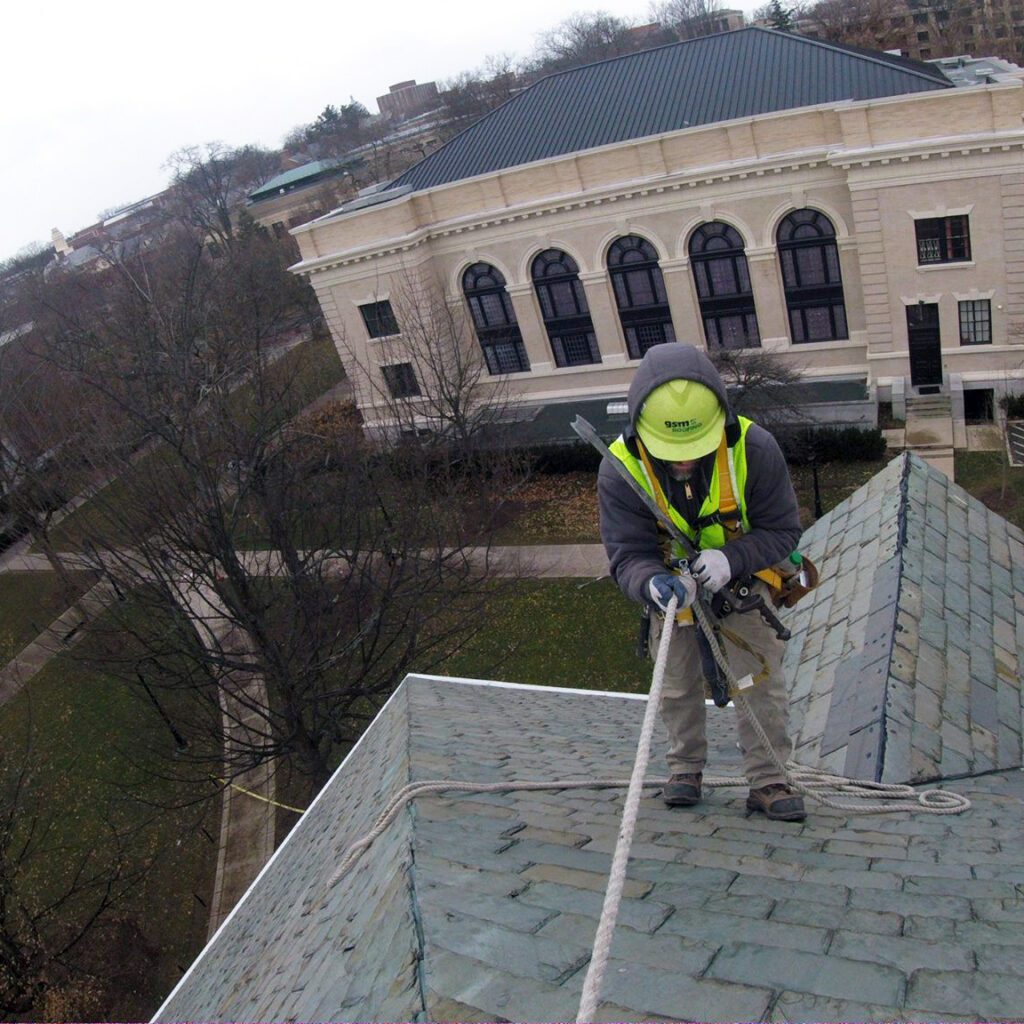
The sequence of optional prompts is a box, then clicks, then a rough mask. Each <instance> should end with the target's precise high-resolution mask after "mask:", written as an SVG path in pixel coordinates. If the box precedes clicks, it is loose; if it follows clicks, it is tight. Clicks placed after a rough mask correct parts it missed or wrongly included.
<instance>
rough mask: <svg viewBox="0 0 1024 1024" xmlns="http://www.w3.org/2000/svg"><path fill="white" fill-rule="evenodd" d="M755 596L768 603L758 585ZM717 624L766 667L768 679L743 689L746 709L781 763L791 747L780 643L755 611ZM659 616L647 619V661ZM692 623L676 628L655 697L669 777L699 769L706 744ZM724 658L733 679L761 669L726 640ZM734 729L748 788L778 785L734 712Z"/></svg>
mask: <svg viewBox="0 0 1024 1024" xmlns="http://www.w3.org/2000/svg"><path fill="white" fill-rule="evenodd" d="M756 586H757V587H758V589H759V592H760V593H761V594H762V596H763V597H764V598H765V600H766V601H767V600H768V588H767V587H766V586H765V585H764V584H763V583H760V582H758V583H757V584H756ZM722 625H723V626H724V627H725V628H726V629H727V630H729V631H730V632H732V633H734V634H736V636H739V637H742V639H743V640H744V641H745V642H746V643H747V644H748V645H749V646H750V647H752V648H753V649H754V650H755V651H757V652H758V653H760V654H761V656H762V657H763V658H764V659H765V661H766V662H767V663H768V678H767V679H765V680H763V681H761V682H758V683H756V685H755V686H754V688H753V689H747V690H744V691H743V696H744V698H745V699H746V701H747V704H748V706H749V707H750V708H751V709H752V710H753V712H754V714H755V715H756V716H757V719H758V721H759V722H760V723H761V725H762V727H763V728H764V731H765V733H766V734H767V736H768V738H769V740H770V741H771V744H772V746H773V747H774V748H775V752H776V753H777V754H778V756H779V759H780V760H781V761H782V763H783V764H785V763H786V761H787V760H789V756H790V754H791V753H792V751H793V744H792V742H791V740H790V738H789V733H788V726H789V698H788V696H787V694H786V684H785V680H784V679H783V676H782V654H783V651H784V650H785V644H784V643H783V642H782V641H781V640H779V639H778V637H776V635H775V631H774V630H773V629H772V628H771V627H770V626H768V625H767V623H765V621H764V620H763V619H762V618H761V616H760V615H759V614H758V613H757V612H749V613H747V614H745V615H740V614H738V613H736V612H734V613H733V614H732V615H729V616H727V617H726V618H725V619H723V620H722ZM661 628H662V617H661V616H660V615H657V614H652V615H651V628H650V643H651V657H652V658H654V657H656V656H657V652H658V641H659V639H660V638H661ZM699 629H700V627H699V626H697V625H696V624H693V625H686V626H676V632H675V636H674V637H673V638H672V644H671V646H670V647H669V652H668V663H667V665H666V666H665V683H664V688H663V690H662V695H661V707H660V708H659V711H660V713H661V720H662V722H664V724H665V727H666V728H667V729H668V735H669V750H668V769H669V774H670V775H677V774H684V775H688V774H692V773H696V772H701V771H703V770H704V765H705V763H706V762H707V752H708V744H707V738H706V736H705V731H704V726H705V717H706V711H707V708H706V706H705V704H704V674H703V671H702V669H701V662H700V652H699V651H698V649H697V631H698V630H699ZM725 650H726V654H727V655H728V657H729V664H730V666H731V667H732V670H733V674H734V675H735V676H736V677H737V678H741V677H742V676H744V675H746V674H747V673H750V674H751V675H752V676H754V677H755V678H756V677H757V675H758V673H759V672H762V671H763V670H764V665H763V664H762V663H761V662H760V661H759V660H758V659H757V658H756V657H755V656H753V655H752V654H750V653H748V652H747V651H744V650H742V649H741V648H738V647H737V646H736V645H735V644H733V643H731V642H730V641H729V640H728V639H726V641H725ZM736 714H737V728H738V732H739V741H740V748H741V750H742V751H743V763H744V769H745V772H746V776H747V779H748V780H749V782H750V785H751V787H752V788H758V787H760V786H767V785H769V784H770V783H773V782H783V781H784V780H783V778H782V776H781V775H780V774H779V771H778V769H777V768H776V767H775V765H774V764H773V763H772V761H771V758H770V757H769V755H768V754H767V752H766V751H765V750H764V747H763V745H762V743H761V741H760V739H758V737H757V735H756V734H755V732H754V730H753V728H751V726H750V723H749V721H748V720H747V716H746V715H744V714H743V713H742V712H741V711H739V710H737V712H736Z"/></svg>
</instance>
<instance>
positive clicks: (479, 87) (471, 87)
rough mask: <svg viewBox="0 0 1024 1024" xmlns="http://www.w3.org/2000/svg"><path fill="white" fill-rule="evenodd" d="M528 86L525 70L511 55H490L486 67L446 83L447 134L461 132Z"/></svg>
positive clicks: (444, 95)
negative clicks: (526, 84) (523, 70)
mask: <svg viewBox="0 0 1024 1024" xmlns="http://www.w3.org/2000/svg"><path fill="white" fill-rule="evenodd" d="M524 85H525V76H524V73H523V72H522V70H521V69H520V67H519V66H518V64H517V63H516V61H514V60H513V58H512V57H511V56H509V55H508V54H500V55H497V56H491V57H488V58H487V59H486V60H485V61H484V65H483V67H482V68H479V69H478V70H476V71H464V72H462V73H461V74H459V75H456V76H455V77H454V78H452V79H449V80H448V81H447V82H444V83H442V89H441V99H442V102H443V103H444V112H445V118H446V120H447V122H448V127H447V134H449V135H452V134H455V133H456V132H458V131H461V130H462V129H463V128H464V127H466V125H468V124H472V122H474V121H476V120H478V119H479V118H481V117H483V116H484V115H485V114H487V113H489V112H490V111H492V110H494V108H495V107H499V106H501V104H502V103H505V102H506V101H507V100H509V99H511V98H512V97H513V96H514V95H515V94H516V92H518V91H519V90H520V89H521V88H523V86H524Z"/></svg>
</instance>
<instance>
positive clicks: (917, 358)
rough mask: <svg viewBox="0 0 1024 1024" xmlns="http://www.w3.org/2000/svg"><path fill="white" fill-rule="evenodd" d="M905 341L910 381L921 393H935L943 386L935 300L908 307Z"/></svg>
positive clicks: (937, 307)
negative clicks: (908, 355)
mask: <svg viewBox="0 0 1024 1024" xmlns="http://www.w3.org/2000/svg"><path fill="white" fill-rule="evenodd" d="M907 342H908V347H909V349H910V383H911V384H912V385H913V386H914V387H915V388H919V389H921V394H935V393H936V392H937V391H938V389H939V387H940V386H941V385H942V344H941V342H940V341H939V306H938V303H936V302H918V303H915V304H914V305H913V306H907Z"/></svg>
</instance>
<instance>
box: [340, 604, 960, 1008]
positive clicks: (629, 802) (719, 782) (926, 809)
mask: <svg viewBox="0 0 1024 1024" xmlns="http://www.w3.org/2000/svg"><path fill="white" fill-rule="evenodd" d="M676 604H677V601H676V598H675V597H673V598H672V600H671V601H670V602H669V605H668V608H667V609H666V612H665V622H666V624H671V623H674V622H675V613H676ZM693 609H694V614H695V616H696V619H697V622H698V624H699V625H700V628H701V629H702V630H703V632H704V635H705V636H706V637H707V638H708V641H709V642H710V644H711V650H712V651H713V652H714V656H715V660H716V662H717V664H718V666H719V668H720V669H721V670H722V673H723V675H724V676H725V679H726V681H727V683H728V684H729V691H730V694H731V696H732V698H733V701H734V703H735V704H736V706H737V708H738V710H739V711H740V713H741V714H744V715H746V716H747V719H748V720H749V722H750V724H751V727H752V728H753V730H754V732H755V733H756V734H757V737H758V739H760V741H761V743H762V744H763V746H764V749H765V750H766V751H767V752H768V754H769V757H770V759H771V761H772V763H773V764H774V765H775V767H776V768H777V769H778V771H779V773H780V774H781V775H782V776H783V778H785V779H786V782H787V784H788V785H789V786H790V787H791V788H792V789H793V790H795V791H796V792H798V793H801V794H803V795H804V796H807V797H809V798H810V799H811V800H814V801H815V802H817V803H819V804H822V805H823V806H825V807H831V808H833V809H835V810H842V811H848V812H852V813H856V814H891V813H896V812H899V811H908V812H916V813H924V814H962V813H963V812H964V811H966V810H967V809H968V808H970V806H971V802H970V800H968V799H967V797H965V796H963V795H961V794H959V793H950V792H946V791H943V790H936V789H930V790H922V791H917V790H915V789H914V788H913V787H912V786H908V785H901V784H889V783H881V782H874V781H872V780H869V779H847V778H845V777H843V776H841V775H833V774H830V773H828V772H824V771H821V770H819V769H816V768H806V767H803V766H801V765H797V764H794V763H793V762H790V763H788V764H784V763H783V762H782V760H781V759H780V758H779V755H778V753H777V752H776V750H775V748H774V747H773V746H772V744H771V741H770V740H769V739H768V735H767V734H766V733H765V731H764V727H763V726H762V725H761V723H760V722H759V721H758V719H757V716H756V715H755V714H754V712H753V710H752V709H751V708H750V706H749V705H748V704H747V701H746V700H745V698H744V697H743V695H742V693H740V692H739V689H738V687H737V685H736V678H735V676H734V675H733V672H732V670H731V668H730V666H729V662H728V659H727V658H726V657H725V653H724V652H723V651H722V650H721V648H720V647H719V645H718V639H717V637H716V636H715V633H714V627H713V626H712V624H711V621H710V619H709V618H708V615H707V612H706V610H705V609H704V608H703V607H702V605H701V603H700V602H699V601H696V602H694V604H693ZM674 632H675V630H674V629H672V628H671V627H670V626H668V625H666V628H664V629H662V631H661V639H660V642H659V644H658V653H657V657H656V659H655V664H654V674H653V677H652V679H651V692H650V694H649V695H648V698H647V708H646V710H645V712H644V720H643V725H642V726H641V729H640V738H639V740H638V742H637V753H636V760H635V761H634V764H633V773H632V775H631V777H630V778H629V780H628V781H627V780H623V779H594V780H590V781H585V782H581V781H561V782H515V781H510V782H493V783H481V782H452V781H448V780H432V781H426V782H414V783H411V784H410V785H408V786H405V787H404V788H403V789H401V790H399V791H398V792H397V793H396V794H395V795H394V797H392V799H391V801H390V802H389V803H388V805H387V807H385V808H384V810H383V811H382V812H381V814H380V816H379V817H378V818H377V820H376V822H375V823H374V825H373V827H372V828H371V830H370V831H369V832H367V833H366V835H364V836H363V837H362V838H360V839H358V840H356V842H354V843H352V844H351V845H350V846H348V847H347V848H346V850H345V852H344V854H343V855H342V859H341V861H340V863H339V864H338V867H337V868H336V869H335V871H334V873H333V874H332V875H331V878H330V880H329V881H328V883H327V888H328V889H332V888H333V887H334V886H335V885H337V884H338V882H340V881H341V879H342V878H344V876H345V875H346V874H347V873H348V872H349V871H350V870H351V869H352V868H353V867H354V866H355V864H356V863H357V862H358V860H359V858H360V857H361V856H362V855H363V853H364V852H365V851H366V850H367V849H368V848H369V847H370V846H371V845H372V844H373V842H374V841H375V840H376V839H377V838H378V836H380V835H381V834H382V833H383V832H384V830H385V829H386V828H387V827H388V826H389V825H390V824H391V822H392V821H394V819H395V818H396V817H397V816H398V814H399V812H400V811H401V809H402V808H403V807H405V805H406V804H408V803H409V802H410V801H411V800H414V799H415V798H416V797H418V796H426V795H428V794H431V793H448V792H462V793H508V792H515V791H523V790H525V791H542V790H571V789H621V788H622V787H623V786H627V787H628V790H627V793H626V802H625V807H624V809H623V813H622V822H621V824H620V826H619V836H618V841H617V842H616V844H615V853H614V855H613V857H612V867H611V871H610V873H609V877H608V887H607V889H606V891H605V897H604V905H603V907H602V909H601V919H600V921H599V922H598V926H597V932H596V933H595V936H594V947H593V952H592V954H591V957H590V965H589V967H588V969H587V975H586V978H585V980H584V983H583V993H582V996H581V998H580V1006H579V1011H578V1012H577V1015H576V1021H577V1024H583V1022H587V1021H590V1020H593V1018H594V1015H595V1012H596V1009H597V1001H598V999H599V997H600V994H601V983H602V981H603V978H604V972H605V968H606V966H607V963H608V956H609V953H610V952H611V944H612V938H613V934H614V931H615V921H616V918H617V917H618V912H619V905H620V903H621V901H622V891H623V888H624V886H625V880H626V867H627V864H628V862H629V851H630V848H631V846H632V844H633V833H634V831H635V828H636V819H637V814H638V812H639V807H640V793H641V790H643V789H645V788H652V787H654V788H660V787H662V786H664V782H662V781H659V780H652V781H645V780H644V775H645V773H646V771H647V765H648V761H649V759H650V747H651V738H652V736H653V733H654V725H655V722H656V721H657V715H658V708H659V705H660V703H661V690H662V687H663V685H664V681H665V667H666V665H667V664H668V651H669V646H670V644H671V642H672V634H673V633H674ZM746 783H747V780H746V779H745V778H742V777H734V776H705V778H704V779H703V785H705V786H708V787H711V788H716V787H726V786H741V785H745V784H746ZM826 792H832V793H842V794H845V795H846V796H848V797H850V798H851V800H852V802H843V801H841V800H836V799H834V798H833V797H830V796H826V795H825V793H826ZM324 900H326V895H325V896H324ZM322 905H323V901H321V906H322Z"/></svg>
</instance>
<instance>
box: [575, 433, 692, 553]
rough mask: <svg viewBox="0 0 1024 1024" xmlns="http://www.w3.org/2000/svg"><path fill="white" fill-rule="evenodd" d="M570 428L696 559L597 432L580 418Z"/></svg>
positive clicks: (682, 535) (681, 535)
mask: <svg viewBox="0 0 1024 1024" xmlns="http://www.w3.org/2000/svg"><path fill="white" fill-rule="evenodd" d="M569 426H570V427H572V429H573V430H574V431H575V432H576V434H577V435H578V436H579V438H580V440H581V441H586V442H587V444H590V445H593V446H594V447H595V448H596V449H597V450H598V451H599V452H600V453H601V454H602V455H603V456H605V458H607V459H609V460H610V462H611V465H612V466H613V467H614V469H615V471H616V472H617V473H618V474H619V476H621V477H622V479H623V480H625V481H626V483H627V484H629V486H630V488H631V489H632V491H633V493H634V494H635V495H636V496H637V497H638V498H639V499H640V500H641V501H642V502H643V503H644V504H645V505H646V506H647V508H648V510H649V511H650V513H651V515H653V516H654V518H655V519H657V520H658V522H659V523H661V525H662V526H664V527H665V529H666V530H668V532H669V536H670V537H671V538H672V539H673V540H676V541H679V543H680V544H682V546H683V549H684V550H685V551H686V553H687V555H688V556H689V557H690V558H696V557H697V555H699V554H700V552H699V551H698V550H697V548H696V546H695V545H694V543H693V541H692V540H690V538H689V537H687V536H686V534H685V533H683V531H682V530H680V529H679V527H678V526H676V524H675V523H674V522H672V520H671V519H670V518H669V517H668V516H667V515H666V514H665V513H664V512H662V510H661V508H660V506H659V505H658V503H657V502H656V501H655V500H654V498H652V497H651V495H649V494H648V493H647V492H646V491H645V490H644V489H643V488H642V487H641V486H640V485H639V484H638V483H637V482H636V480H634V479H633V475H632V473H630V471H629V470H628V469H626V466H625V464H624V463H623V461H622V460H621V459H617V458H615V456H614V455H612V453H611V451H610V450H609V448H608V445H606V444H605V443H604V441H602V440H601V438H600V437H598V436H597V431H596V430H595V429H594V428H593V426H591V424H590V423H588V422H587V421H586V420H585V419H584V418H583V417H582V416H577V417H576V419H574V420H573V421H572V423H570V424H569Z"/></svg>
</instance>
